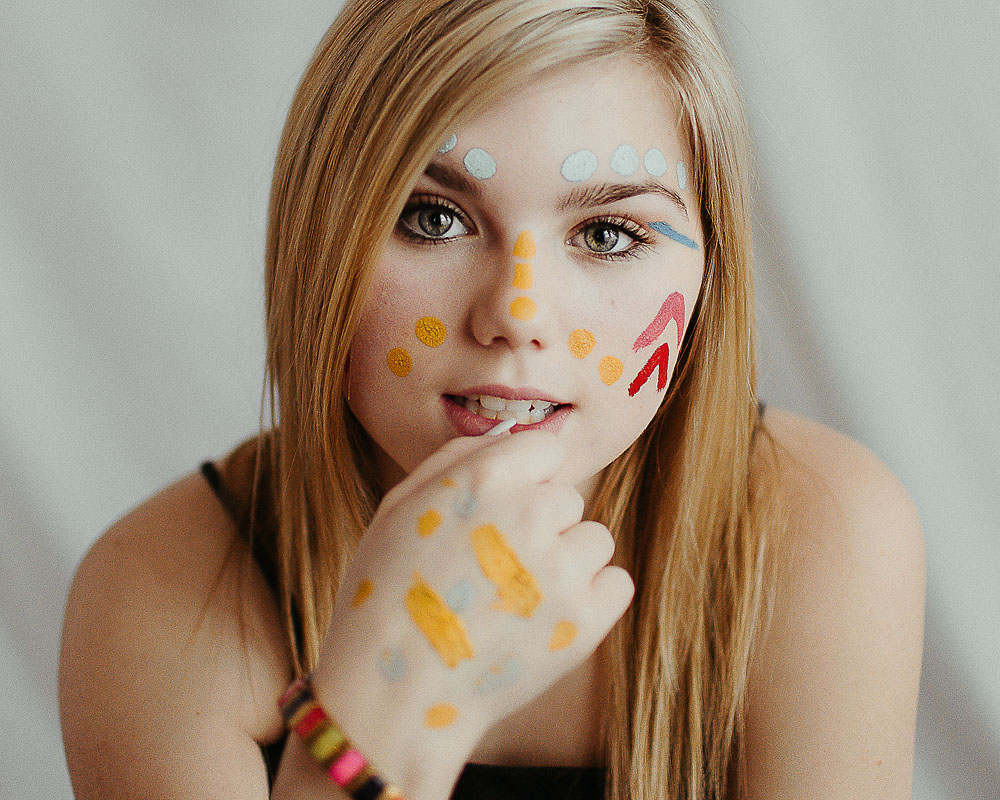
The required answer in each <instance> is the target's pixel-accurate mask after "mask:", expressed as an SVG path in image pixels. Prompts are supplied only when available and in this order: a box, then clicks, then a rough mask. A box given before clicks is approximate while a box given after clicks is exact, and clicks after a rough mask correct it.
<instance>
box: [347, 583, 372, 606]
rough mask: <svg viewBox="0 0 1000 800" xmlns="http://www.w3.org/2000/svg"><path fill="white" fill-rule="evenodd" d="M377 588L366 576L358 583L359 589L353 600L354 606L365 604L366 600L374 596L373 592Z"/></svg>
mask: <svg viewBox="0 0 1000 800" xmlns="http://www.w3.org/2000/svg"><path fill="white" fill-rule="evenodd" d="M374 590H375V584H373V583H372V582H371V581H370V580H368V578H365V579H364V580H363V581H361V583H359V584H358V590H357V591H356V592H355V593H354V599H353V600H352V601H351V605H352V606H353V607H354V608H359V607H361V606H363V605H364V603H365V600H367V599H368V598H369V597H371V596H372V592H373V591H374Z"/></svg>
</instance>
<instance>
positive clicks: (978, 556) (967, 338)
mask: <svg viewBox="0 0 1000 800" xmlns="http://www.w3.org/2000/svg"><path fill="white" fill-rule="evenodd" d="M337 5H338V4H337V3H336V2H334V3H329V2H327V3H320V2H315V0H303V1H302V2H297V3H294V4H286V3H275V2H270V3H267V2H243V3H234V2H215V3H155V4H154V3H140V4H132V3H122V2H114V1H113V0H90V1H89V2H76V3H68V2H37V1H36V0H8V2H6V3H4V4H3V5H2V6H0V77H2V80H0V524H2V526H3V535H2V537H0V599H2V606H0V613H2V616H0V697H2V698H3V701H2V702H0V722H2V725H3V730H4V732H5V736H4V739H5V742H4V745H3V748H2V750H3V756H2V758H3V761H4V762H5V763H4V764H3V767H2V768H0V796H3V797H18V798H22V799H23V800H34V799H35V798H38V799H39V800H40V799H41V798H59V797H62V798H68V797H69V796H70V794H71V792H70V786H69V779H68V776H67V773H66V768H65V762H64V759H63V754H62V744H61V740H60V733H59V725H58V714H57V707H56V694H55V676H56V654H57V648H58V637H59V629H60V622H61V615H62V607H63V602H64V598H65V593H66V589H67V586H68V583H69V579H70V576H71V574H72V571H73V569H74V566H75V565H76V563H77V562H78V560H79V559H80V557H81V556H82V554H83V553H84V551H85V549H86V548H87V547H88V545H89V544H90V543H91V542H92V541H93V540H94V539H95V538H96V537H97V536H98V535H99V534H100V532H101V531H102V530H103V529H105V528H106V527H107V526H108V525H109V524H110V523H111V522H112V521H113V520H115V519H116V518H117V517H119V516H120V515H121V514H123V513H124V512H125V511H127V510H128V509H129V508H131V507H132V506H134V505H136V504H137V503H139V502H140V501H142V500H143V499H144V498H145V497H147V496H149V495H150V494H152V493H154V492H156V491H157V490H158V489H159V488H160V487H162V486H163V485H165V484H166V483H168V482H170V481H172V480H174V479H176V478H178V477H179V476H181V475H183V474H185V473H187V472H190V471H191V470H192V469H195V468H196V467H197V465H198V462H199V461H200V460H201V459H203V458H206V457H218V456H220V455H222V454H223V453H224V452H225V451H226V450H228V449H229V448H230V447H231V446H232V445H234V444H235V443H236V442H238V441H240V440H241V439H242V438H244V437H245V436H247V435H249V434H250V433H252V432H253V431H254V430H255V429H256V425H257V420H258V409H259V401H260V389H261V382H262V378H263V367H262V363H263V333H262V294H263V290H262V280H261V271H262V268H261V253H262V242H263V220H264V212H265V204H266V196H267V192H268V184H269V175H270V169H271V161H272V158H273V155H274V151H275V146H276V142H277V138H278V135H279V132H280V129H281V125H282V121H283V115H284V112H285V110H286V108H287V105H288V102H289V100H290V97H291V94H292V91H293V89H294V86H295V84H296V81H297V79H298V76H299V74H300V73H301V70H302V68H303V67H304V65H305V63H306V61H307V59H308V57H309V54H310V53H311V51H312V48H313V47H314V45H315V43H316V42H317V41H318V39H319V37H320V35H321V34H322V32H323V31H324V30H325V28H326V26H327V24H328V23H329V21H330V20H331V19H332V17H333V15H334V13H335V10H336V7H337ZM721 19H722V24H723V27H724V28H725V30H726V32H727V35H728V36H729V38H730V40H731V51H732V54H733V57H734V59H735V61H736V62H737V64H738V66H739V69H740V72H741V74H742V76H743V79H744V83H745V87H746V95H747V99H748V103H749V106H750V113H751V118H752V122H753V128H754V135H755V140H756V146H757V149H758V156H759V186H758V191H757V196H758V202H757V206H756V211H755V214H756V223H757V259H758V274H759V287H760V308H759V317H760V323H761V359H762V365H763V374H762V389H763V394H764V395H765V396H766V397H767V399H768V400H769V401H770V402H771V403H772V404H775V405H781V406H785V407H788V408H791V409H793V410H797V411H800V412H802V413H805V414H807V415H809V416H812V417H814V418H816V419H819V420H821V421H823V422H826V423H828V424H830V425H832V426H834V427H836V428H838V429H840V430H842V431H844V432H845V433H847V434H850V435H852V436H854V437H855V438H857V439H859V440H860V441H862V442H864V443H865V444H867V445H868V446H869V447H870V448H872V449H873V450H874V451H875V452H876V453H878V454H879V455H880V456H881V457H882V458H883V459H884V460H885V461H886V462H887V463H888V464H889V465H890V467H891V468H892V469H893V470H894V471H895V472H896V474H897V475H899V476H900V478H901V479H902V480H903V482H904V483H905V484H906V485H907V486H908V487H909V489H910V491H911V493H912V494H913V496H914V498H915V500H916V503H917V506H918V508H919V510H920V514H921V517H922V519H923V522H924V526H925V530H926V539H927V554H928V585H927V629H926V646H925V661H924V675H923V682H922V687H921V703H920V710H919V725H918V743H917V763H916V775H915V790H914V796H915V797H916V798H918V800H945V799H946V798H947V799H948V800H964V799H965V798H987V797H990V798H998V797H1000V788H998V787H1000V766H998V753H1000V670H998V664H997V660H998V659H997V653H998V652H1000V623H998V622H997V620H998V618H1000V581H998V567H997V562H998V557H1000V543H998V539H997V533H998V530H1000V513H998V512H1000V500H998V485H997V476H998V474H1000V469H998V466H1000V463H998V462H1000V459H998V456H997V452H998V449H1000V425H998V414H997V397H998V392H1000V370H998V357H997V344H998V336H997V329H998V323H1000V314H998V312H997V307H996V304H997V299H998V296H1000V279H998V277H997V271H998V267H1000V263H998V262H1000V258H998V255H1000V234H998V232H997V231H998V226H997V224H996V222H997V219H998V216H1000V195H998V190H997V186H998V183H1000V146H998V144H997V135H996V128H997V124H998V121H1000V120H998V110H1000V102H998V100H1000V90H998V88H997V82H996V73H997V67H998V53H1000V7H998V4H997V2H996V0H958V1H957V2H953V3H950V4H939V3H935V4H919V5H918V4H916V3H912V2H901V0H884V1H883V2H875V3H872V2H861V1H860V0H841V2H837V3H831V2H817V1H816V0H809V1H808V2H792V1H791V0H773V1H772V2H766V1H765V0H744V2H737V0H725V2H723V3H722V17H721Z"/></svg>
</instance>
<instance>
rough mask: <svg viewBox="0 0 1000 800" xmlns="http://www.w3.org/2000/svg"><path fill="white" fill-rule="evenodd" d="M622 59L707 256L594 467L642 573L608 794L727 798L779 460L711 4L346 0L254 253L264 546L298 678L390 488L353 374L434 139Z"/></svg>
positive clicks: (616, 693) (616, 667) (616, 646)
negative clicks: (759, 390)
mask: <svg viewBox="0 0 1000 800" xmlns="http://www.w3.org/2000/svg"><path fill="white" fill-rule="evenodd" d="M621 54H630V55H634V56H636V57H638V58H641V59H644V60H646V61H647V62H649V63H651V64H653V65H654V66H656V67H658V68H659V69H660V70H661V71H662V74H663V77H664V91H668V92H674V93H676V96H677V97H678V99H679V101H680V106H681V109H682V116H683V119H682V122H683V126H684V128H685V130H686V135H687V136H688V140H689V141H688V144H689V146H690V147H691V150H692V154H693V164H692V169H691V181H692V184H693V186H694V187H695V190H696V191H697V194H698V196H699V197H700V199H701V208H702V222H703V228H704V232H705V258H706V262H705V267H706V268H705V273H704V280H703V285H702V291H701V295H700V299H699V302H698V304H697V306H696V308H695V311H694V315H693V318H692V321H691V323H690V325H689V329H688V334H687V337H686V340H685V343H684V345H683V347H682V350H681V353H680V355H679V359H678V366H677V370H676V373H675V377H674V380H673V384H672V387H671V390H670V392H669V393H668V396H667V397H666V398H665V399H664V402H663V403H662V405H661V407H660V410H659V411H658V412H657V414H656V416H655V418H654V419H653V421H652V423H651V424H650V425H649V427H648V429H647V430H646V431H645V432H644V433H643V434H642V435H641V436H640V437H639V439H638V440H636V442H635V443H634V444H633V445H632V446H631V447H630V448H629V449H628V450H627V451H626V452H625V453H624V454H623V455H622V456H620V457H619V458H618V459H616V460H615V461H614V462H613V463H612V464H611V465H610V466H609V467H608V468H607V469H606V470H605V471H604V473H603V475H602V479H601V482H600V486H599V489H598V492H597V494H596V501H595V504H594V516H595V518H597V519H599V520H601V521H602V522H604V523H605V524H607V525H608V526H609V528H610V529H611V530H612V531H613V532H615V534H616V538H617V540H618V550H617V553H616V563H619V564H621V565H622V566H624V567H625V568H626V569H628V570H629V572H630V573H631V574H632V576H633V577H634V579H635V582H636V588H637V594H636V599H635V601H634V603H633V607H632V608H631V609H630V611H629V612H628V613H627V614H626V617H625V619H624V620H623V622H622V623H621V624H619V625H618V626H617V627H616V628H615V630H614V631H613V633H612V635H611V636H610V637H609V638H608V640H607V641H606V643H605V645H604V646H603V647H602V651H601V653H602V657H603V658H604V659H605V663H606V666H607V674H608V675H609V680H610V684H611V695H610V696H611V698H612V700H611V704H610V705H609V708H608V718H607V725H606V731H605V742H606V760H607V797H608V798H614V799H615V800H617V799H618V798H625V797H629V798H634V799H635V800H646V799H650V800H651V799H652V798H657V800H662V798H681V797H684V798H707V797H737V796H740V794H742V791H741V789H740V786H741V785H742V779H741V777H740V775H741V772H742V770H741V769H740V768H739V767H740V763H741V761H742V736H741V732H742V727H743V703H744V700H745V690H746V680H747V673H748V665H749V663H750V658H751V655H752V651H753V646H754V643H755V642H756V641H757V639H758V637H759V634H760V630H761V627H762V623H763V622H764V621H765V619H766V614H765V613H764V612H765V610H766V606H767V596H768V587H770V586H772V585H773V582H774V574H773V558H771V557H770V555H769V553H770V552H771V548H770V546H769V545H768V541H769V538H768V537H769V532H771V531H774V530H778V529H779V528H780V524H779V523H780V520H778V518H777V515H776V513H775V510H774V509H775V507H776V506H775V504H774V503H773V502H771V500H770V499H769V498H771V497H772V495H773V492H772V491H771V490H772V488H773V487H772V486H771V485H770V484H769V482H768V480H767V479H761V480H757V479H756V478H755V481H754V483H753V484H752V483H751V480H750V476H751V474H754V475H757V474H761V475H766V474H768V473H767V472H766V471H762V470H757V469H753V470H752V469H751V443H752V440H753V434H754V430H755V425H756V421H757V413H756V398H755V381H756V376H755V355H754V336H753V319H754V313H753V288H752V277H751V254H750V229H749V221H748V220H749V212H748V208H747V197H746V187H747V186H748V183H749V175H748V162H749V157H748V144H747V136H746V125H745V121H744V119H743V114H742V107H741V103H740V99H739V96H738V92H737V90H736V86H735V81H734V79H733V76H732V72H731V69H730V67H729V65H728V63H727V61H726V58H725V57H724V55H723V54H722V50H721V48H720V46H719V41H718V36H717V34H716V33H715V31H714V27H713V25H712V23H711V20H710V19H709V14H708V12H707V10H706V9H705V8H704V7H703V6H702V4H700V3H697V2H690V1H688V0H686V2H684V3H676V4H675V3H671V2H666V0H599V1H598V2H588V3H577V2H573V1H572V0H538V1H537V2H522V1H519V0H355V1H353V2H348V4H347V6H346V7H345V8H344V10H343V11H342V12H341V14H340V15H339V16H338V17H337V19H336V20H335V22H334V24H333V26H332V27H331V28H330V30H329V31H328V32H327V34H326V36H325V37H324V38H323V40H322V41H321V43H320V44H319V46H318V48H317V50H316V52H315V54H314V56H313V58H312V60H311V62H310V64H309V66H308V68H307V69H306V72H305V74H304V76H303V78H302V80H301V83H300V85H299V87H298V90H297V92H296V95H295V98H294V100H293V102H292V106H291V109H290V112H289V115H288V120H287V123H286V126H285V129H284V132H283V135H282V138H281V144H280V147H279V151H278V156H277V162H276V167H275V174H274V182H273V188H272V194H271V204H270V214H269V225H268V234H267V252H266V268H267V274H266V287H267V331H268V353H267V358H268V365H267V366H268V380H267V384H266V387H265V388H266V389H267V390H268V391H269V396H270V414H271V424H272V430H270V431H268V432H267V433H266V434H265V433H264V432H263V431H262V434H261V436H260V437H259V439H258V443H259V446H260V447H261V448H263V446H264V444H265V443H266V444H267V445H268V447H267V451H268V453H269V474H270V482H271V487H270V488H271V492H272V494H271V496H272V502H273V506H274V519H275V526H274V531H273V533H272V534H271V535H273V536H274V540H273V541H272V542H268V543H267V546H268V548H269V549H273V552H274V555H275V559H276V562H277V565H278V582H279V585H280V602H281V607H282V613H283V618H284V622H285V629H286V634H287V639H288V645H289V648H290V650H291V652H292V654H293V658H294V662H295V668H296V669H297V670H298V671H300V672H302V671H307V670H310V669H311V668H312V667H313V665H314V664H315V663H316V660H317V658H318V654H319V650H320V646H321V643H322V639H323V635H324V633H325V631H326V628H327V626H328V624H329V621H330V618H331V614H332V610H333V605H334V597H335V594H336V592H337V587H338V583H339V580H340V576H341V575H342V572H343V569H344V567H345V566H346V564H347V562H348V559H349V558H350V555H351V552H352V550H353V548H354V546H355V545H356V543H357V542H358V540H359V538H360V536H361V534H362V532H363V531H364V529H365V526H366V524H367V522H368V520H369V519H370V518H371V516H372V514H373V512H374V509H375V507H376V505H377V503H378V500H379V498H380V489H379V487H378V485H377V482H376V476H375V471H374V469H373V466H372V464H371V463H370V460H369V458H370V457H369V455H368V454H369V453H370V452H371V447H370V446H369V445H370V440H369V439H368V436H367V434H366V433H365V431H364V430H363V429H362V428H361V426H360V425H359V424H358V422H357V421H356V420H355V419H354V417H353V416H352V415H351V413H350V411H349V410H348V409H347V407H346V403H345V401H344V393H343V386H344V381H345V368H346V363H347V354H348V349H349V347H350V344H351V340H352V336H353V333H354V330H355V328H356V325H357V323H358V320H359V315H360V312H361V307H362V304H363V302H364V300H365V295H366V292H367V288H368V285H369V281H370V278H371V274H372V271H373V269H374V265H375V262H376V259H377V257H378V254H379V252H380V249H381V247H382V246H383V244H384V242H385V241H386V239H387V237H388V236H389V235H390V233H391V231H392V230H393V228H394V226H395V224H396V220H397V218H398V215H399V214H400V212H401V210H402V208H403V205H404V202H405V200H406V198H407V195H408V193H409V191H410V188H411V187H412V185H413V183H414V182H415V180H416V179H417V176H418V175H419V174H420V173H421V172H422V171H423V169H424V167H425V166H426V163H427V161H428V160H429V159H430V158H431V156H432V155H433V154H434V152H435V151H436V149H437V147H438V145H439V144H440V142H442V141H443V140H444V138H445V137H446V135H447V134H448V133H449V132H450V131H451V130H452V129H453V128H455V127H456V126H457V125H459V124H460V123H461V122H462V121H463V120H467V119H469V118H470V117H471V116H473V115H474V114H476V113H477V112H478V111H480V110H483V109H485V108H486V107H488V106H489V105H490V104H491V103H494V102H495V101H497V100H498V99H499V98H500V97H502V96H503V94H504V93H505V92H507V91H510V90H511V89H513V88H514V87H517V86H518V85H524V84H525V83H527V82H529V81H532V80H534V79H537V78H538V77H539V76H541V75H543V74H545V73H547V72H550V71H552V70H555V69H558V68H560V67H564V66H568V65H570V64H574V63H579V62H583V61H587V60H591V59H595V58H600V57H603V56H611V55H621ZM276 401H277V405H278V407H279V408H280V424H278V420H277V416H278V414H277V410H276V407H275V405H276ZM262 416H263V408H262ZM262 427H263V426H262ZM262 452H263V450H260V451H259V453H262ZM261 461H262V459H260V458H258V462H257V464H258V466H257V468H258V471H259V470H261ZM771 483H773V481H771ZM255 486H256V480H255Z"/></svg>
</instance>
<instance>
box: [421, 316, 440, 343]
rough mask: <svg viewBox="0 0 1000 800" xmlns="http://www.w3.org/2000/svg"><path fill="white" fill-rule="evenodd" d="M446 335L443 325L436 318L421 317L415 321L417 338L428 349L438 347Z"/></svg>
mask: <svg viewBox="0 0 1000 800" xmlns="http://www.w3.org/2000/svg"><path fill="white" fill-rule="evenodd" d="M446 335H447V331H446V330H445V327H444V323H443V322H442V321H441V320H439V319H438V318H437V317H421V318H420V319H418V320H417V338H418V339H419V340H420V341H421V342H423V343H424V344H425V345H427V346H428V347H440V346H441V344H442V342H444V337H445V336H446Z"/></svg>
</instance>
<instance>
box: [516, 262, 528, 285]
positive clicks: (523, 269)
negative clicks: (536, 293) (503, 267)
mask: <svg viewBox="0 0 1000 800" xmlns="http://www.w3.org/2000/svg"><path fill="white" fill-rule="evenodd" d="M531 284H532V275H531V264H515V265H514V284H513V286H514V288H515V289H530V288H531Z"/></svg>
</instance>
